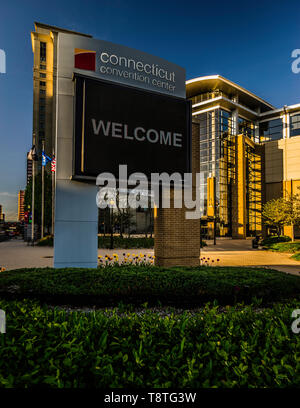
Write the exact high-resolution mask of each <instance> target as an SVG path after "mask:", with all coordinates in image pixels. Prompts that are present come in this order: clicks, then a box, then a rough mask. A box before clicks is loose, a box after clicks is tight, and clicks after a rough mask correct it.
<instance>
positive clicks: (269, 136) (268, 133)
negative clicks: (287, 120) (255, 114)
mask: <svg viewBox="0 0 300 408" xmlns="http://www.w3.org/2000/svg"><path fill="white" fill-rule="evenodd" d="M259 130H260V137H261V141H262V142H270V141H272V140H279V139H282V137H283V135H282V130H283V124H282V120H281V119H280V118H278V119H272V120H269V121H266V122H262V123H260V125H259Z"/></svg>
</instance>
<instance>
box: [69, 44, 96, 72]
mask: <svg viewBox="0 0 300 408" xmlns="http://www.w3.org/2000/svg"><path fill="white" fill-rule="evenodd" d="M74 57H75V68H78V69H86V70H88V71H96V51H90V50H82V49H80V48H75V49H74Z"/></svg>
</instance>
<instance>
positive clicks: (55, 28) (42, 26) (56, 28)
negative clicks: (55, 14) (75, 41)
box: [34, 21, 93, 38]
mask: <svg viewBox="0 0 300 408" xmlns="http://www.w3.org/2000/svg"><path fill="white" fill-rule="evenodd" d="M34 27H35V29H36V31H37V28H44V29H46V30H50V31H59V32H61V33H69V34H75V35H82V36H83V37H88V38H93V36H92V35H90V34H84V33H79V32H78V31H73V30H67V29H65V28H60V27H56V26H52V25H49V24H44V23H39V22H38V21H35V22H34Z"/></svg>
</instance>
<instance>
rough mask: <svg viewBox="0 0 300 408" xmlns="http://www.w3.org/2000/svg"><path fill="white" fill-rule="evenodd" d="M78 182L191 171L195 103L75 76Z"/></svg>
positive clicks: (75, 170) (75, 166)
mask: <svg viewBox="0 0 300 408" xmlns="http://www.w3.org/2000/svg"><path fill="white" fill-rule="evenodd" d="M74 81H75V160H74V178H75V179H76V178H78V179H84V178H95V177H97V175H98V174H99V173H101V172H107V171H109V172H111V173H112V174H114V175H115V177H116V178H117V175H118V169H119V164H127V165H128V171H129V172H130V173H133V172H142V173H144V174H146V175H147V176H150V174H151V173H154V172H159V173H161V172H167V173H170V174H171V173H174V172H179V173H180V174H183V173H185V172H189V171H190V148H191V146H190V144H191V129H190V123H191V116H190V104H189V103H188V102H187V101H186V100H183V99H179V98H172V97H169V96H165V95H159V94H155V93H152V92H145V91H143V90H139V89H135V88H132V87H125V86H120V85H117V84H113V83H108V82H105V81H100V80H95V79H91V78H89V77H85V76H81V75H75V80H74Z"/></svg>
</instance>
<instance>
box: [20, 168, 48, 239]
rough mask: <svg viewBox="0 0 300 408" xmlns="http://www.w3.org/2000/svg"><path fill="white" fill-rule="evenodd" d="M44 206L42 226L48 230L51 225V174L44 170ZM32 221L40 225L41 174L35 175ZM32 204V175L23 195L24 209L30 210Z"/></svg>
mask: <svg viewBox="0 0 300 408" xmlns="http://www.w3.org/2000/svg"><path fill="white" fill-rule="evenodd" d="M44 180H45V208H44V211H45V212H44V226H45V227H46V228H47V230H48V231H49V230H50V228H51V225H52V180H51V175H50V174H48V173H47V172H46V171H45V179H44ZM34 190H35V192H34V196H35V197H34V223H35V224H37V225H39V226H41V223H42V220H41V216H42V174H41V173H38V174H37V175H36V176H35V188H34ZM31 206H32V177H31V179H30V180H29V183H28V184H27V186H26V190H25V197H24V210H25V211H27V210H31Z"/></svg>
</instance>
